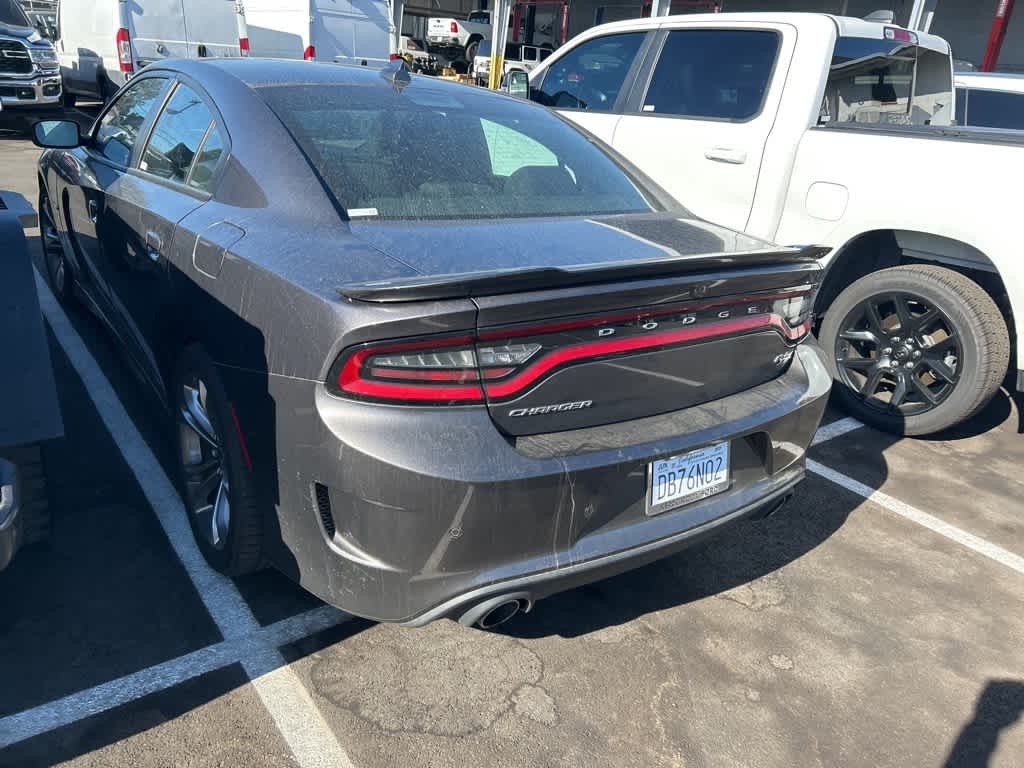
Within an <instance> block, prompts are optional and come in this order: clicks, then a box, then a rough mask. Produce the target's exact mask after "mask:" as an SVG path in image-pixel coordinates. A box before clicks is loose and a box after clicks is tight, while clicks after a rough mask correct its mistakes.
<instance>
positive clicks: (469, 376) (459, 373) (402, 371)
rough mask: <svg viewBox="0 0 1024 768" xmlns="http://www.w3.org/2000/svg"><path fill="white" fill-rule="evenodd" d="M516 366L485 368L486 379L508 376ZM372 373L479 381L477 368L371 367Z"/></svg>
mask: <svg viewBox="0 0 1024 768" xmlns="http://www.w3.org/2000/svg"><path fill="white" fill-rule="evenodd" d="M514 370H515V368H484V378H485V379H500V378H501V377H502V376H508V375H509V374H510V373H512V371H514ZM370 375H371V376H374V377H376V378H379V379H405V380H406V381H455V382H466V381H477V380H478V379H479V375H478V374H477V371H476V369H475V368H472V369H469V368H457V369H455V370H433V369H427V370H423V369H419V370H415V369H414V370H410V369H408V368H371V369H370Z"/></svg>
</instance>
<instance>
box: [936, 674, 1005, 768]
mask: <svg viewBox="0 0 1024 768" xmlns="http://www.w3.org/2000/svg"><path fill="white" fill-rule="evenodd" d="M1021 715H1024V682H1022V681H1020V680H990V681H989V682H988V684H987V685H986V686H985V688H984V690H982V692H981V695H980V696H979V697H978V701H977V703H976V704H975V705H974V717H973V718H972V719H971V721H970V722H969V723H967V724H966V725H965V726H964V727H963V728H962V729H961V730H960V735H959V736H957V739H956V741H955V742H954V743H953V746H952V748H951V749H950V750H949V757H947V758H946V762H945V763H943V765H944V768H983V766H987V765H989V764H990V760H991V758H992V755H993V754H994V753H995V750H996V745H997V744H998V742H999V734H1000V732H1001V731H1004V730H1006V729H1007V728H1009V727H1010V726H1012V725H1014V724H1015V723H1016V722H1017V721H1018V720H1019V719H1020V718H1021Z"/></svg>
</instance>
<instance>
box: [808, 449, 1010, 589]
mask: <svg viewBox="0 0 1024 768" xmlns="http://www.w3.org/2000/svg"><path fill="white" fill-rule="evenodd" d="M807 469H808V470H809V471H811V472H813V473H814V474H816V475H821V476H822V477H824V478H825V479H826V480H830V481H832V482H833V483H835V484H836V485H839V486H842V487H843V488H845V489H846V490H848V491H851V492H852V493H855V494H857V495H858V496H860V497H862V498H864V499H867V500H868V501H872V502H874V503H875V504H878V505H879V506H880V507H883V508H885V509H887V510H888V511H889V512H892V513H894V514H897V515H899V516H900V517H905V518H906V519H907V520H910V521H912V522H915V523H917V524H918V525H921V526H924V527H925V528H927V529H928V530H930V531H934V532H935V533H937V534H939V535H940V536H945V537H946V538H947V539H949V540H950V541H955V542H956V543H957V544H960V545H961V546H964V547H967V548H968V549H971V550H974V551H975V552H977V553H978V554H981V555H984V556H985V557H988V558H990V559H992V560H995V561H996V562H997V563H1000V564H1002V565H1005V566H1006V567H1007V568H1012V569H1013V570H1015V571H1017V573H1021V574H1024V557H1021V556H1020V555H1016V554H1014V553H1013V552H1010V551H1009V550H1006V549H1003V548H1002V547H1000V546H997V545H996V544H993V543H992V542H990V541H986V540H985V539H983V538H981V537H980V536H975V535H974V534H973V533H968V532H967V531H965V530H963V529H962V528H958V527H956V526H955V525H950V524H949V523H947V522H945V521H944V520H940V519H939V518H937V517H935V516H934V515H930V514H928V513H927V512H923V511H921V510H920V509H918V508H917V507H912V506H911V505H910V504H907V503H905V502H902V501H900V500H899V499H894V498H893V497H892V496H890V495H889V494H887V493H883V492H882V491H878V490H875V489H874V488H872V487H871V486H869V485H865V484H864V483H861V482H859V481H857V480H854V479H853V478H852V477H847V476H846V475H844V474H843V473H842V472H837V471H836V470H834V469H832V468H830V467H826V466H825V465H824V464H819V463H818V462H816V461H814V460H813V459H808V460H807Z"/></svg>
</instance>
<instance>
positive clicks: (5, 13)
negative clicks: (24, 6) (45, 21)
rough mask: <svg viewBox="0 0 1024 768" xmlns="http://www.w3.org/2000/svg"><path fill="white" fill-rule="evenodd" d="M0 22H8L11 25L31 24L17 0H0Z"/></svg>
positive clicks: (22, 25) (28, 25)
mask: <svg viewBox="0 0 1024 768" xmlns="http://www.w3.org/2000/svg"><path fill="white" fill-rule="evenodd" d="M0 24H8V25H10V26H12V27H31V26H32V23H31V22H30V21H29V20H28V17H27V16H26V15H25V12H24V11H23V10H21V6H20V5H18V3H17V0H0Z"/></svg>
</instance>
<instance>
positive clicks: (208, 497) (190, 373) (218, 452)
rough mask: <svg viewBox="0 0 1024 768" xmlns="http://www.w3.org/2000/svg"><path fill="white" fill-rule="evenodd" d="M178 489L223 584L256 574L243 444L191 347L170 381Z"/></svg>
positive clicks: (219, 388) (220, 388) (201, 354)
mask: <svg viewBox="0 0 1024 768" xmlns="http://www.w3.org/2000/svg"><path fill="white" fill-rule="evenodd" d="M171 381H172V385H171V386H172V391H171V392H170V393H169V394H170V395H171V397H170V402H172V403H173V404H174V407H175V425H176V432H177V444H178V450H177V451H176V455H177V462H176V463H177V467H178V488H179V491H180V493H181V498H182V501H183V502H184V505H185V512H186V514H187V515H188V521H189V524H190V525H191V526H192V533H193V535H194V536H195V539H196V543H197V544H198V545H199V549H200V551H202V553H203V556H204V557H205V558H206V561H207V562H208V563H209V564H210V565H211V566H212V567H213V568H214V569H216V570H218V571H220V572H221V573H223V574H224V575H226V576H232V577H234V576H242V575H245V574H247V573H252V572H254V571H257V570H260V568H261V567H262V566H263V520H262V516H261V514H260V510H259V505H258V503H257V489H256V481H255V478H254V477H253V474H252V468H251V467H250V466H249V461H248V459H247V458H246V457H247V455H248V454H247V453H246V449H245V448H244V443H243V439H244V438H243V437H242V435H241V429H240V427H237V426H236V424H237V422H236V421H235V413H234V410H233V408H234V406H233V405H232V404H231V401H230V400H229V399H228V394H227V392H226V391H225V389H224V385H223V382H222V381H221V378H220V374H219V373H218V371H217V369H216V366H214V364H213V361H212V360H211V359H210V357H209V356H208V355H207V354H206V352H205V351H204V350H203V348H202V347H200V346H199V345H197V344H193V345H190V346H188V347H186V348H185V349H184V350H183V352H182V353H181V355H180V356H179V359H178V363H177V365H176V367H175V371H174V375H173V377H172V379H171Z"/></svg>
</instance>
